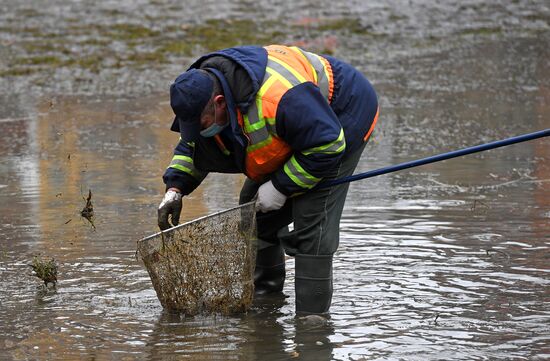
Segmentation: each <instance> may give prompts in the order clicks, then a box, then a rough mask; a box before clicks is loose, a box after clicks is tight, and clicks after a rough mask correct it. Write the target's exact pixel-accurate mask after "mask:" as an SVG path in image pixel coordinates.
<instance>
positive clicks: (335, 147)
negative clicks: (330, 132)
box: [302, 129, 346, 155]
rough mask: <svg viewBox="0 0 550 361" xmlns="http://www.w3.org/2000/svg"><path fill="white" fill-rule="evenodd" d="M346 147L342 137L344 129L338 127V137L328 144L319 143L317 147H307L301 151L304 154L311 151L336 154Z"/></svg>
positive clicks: (311, 152)
mask: <svg viewBox="0 0 550 361" xmlns="http://www.w3.org/2000/svg"><path fill="white" fill-rule="evenodd" d="M344 149H346V139H345V138H344V129H340V135H339V136H338V138H337V139H336V140H335V141H333V142H330V143H328V144H324V145H320V146H318V147H314V148H309V149H306V150H305V151H303V152H302V154H304V155H309V154H313V153H324V154H338V153H341V152H342V151H343V150H344Z"/></svg>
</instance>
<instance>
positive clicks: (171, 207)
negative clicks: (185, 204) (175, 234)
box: [158, 189, 182, 231]
mask: <svg viewBox="0 0 550 361" xmlns="http://www.w3.org/2000/svg"><path fill="white" fill-rule="evenodd" d="M181 197H182V195H181V193H179V192H176V191H174V190H171V189H169V190H168V191H167V192H166V193H165V194H164V198H163V199H162V202H160V205H159V209H158V225H159V228H160V229H161V230H162V231H164V230H165V229H168V228H171V227H173V226H177V225H178V223H179V221H180V214H181ZM169 216H172V218H171V221H172V224H170V222H168V218H169Z"/></svg>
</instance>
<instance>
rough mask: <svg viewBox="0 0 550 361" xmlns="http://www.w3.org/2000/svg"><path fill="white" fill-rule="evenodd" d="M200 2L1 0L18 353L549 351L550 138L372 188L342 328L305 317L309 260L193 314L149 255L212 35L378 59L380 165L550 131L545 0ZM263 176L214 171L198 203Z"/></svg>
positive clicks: (373, 161)
mask: <svg viewBox="0 0 550 361" xmlns="http://www.w3.org/2000/svg"><path fill="white" fill-rule="evenodd" d="M179 4H180V3H179V2H176V1H162V0H159V1H122V2H119V1H116V2H115V1H105V2H101V3H100V4H99V5H98V4H97V2H88V1H82V2H69V1H66V0H57V1H52V2H49V5H48V7H47V8H44V7H43V5H40V4H39V3H35V2H32V1H5V2H3V3H2V4H1V5H0V7H1V10H2V11H0V21H1V23H0V25H1V26H0V41H1V44H0V55H1V58H0V69H1V74H2V75H1V77H0V90H1V93H0V105H1V106H0V136H1V140H2V141H1V142H0V204H1V206H0V290H1V291H0V359H2V360H4V359H5V360H12V359H15V360H17V359H77V358H81V359H114V358H116V359H119V358H120V359H138V360H141V359H165V358H168V357H172V358H175V359H179V358H182V359H183V358H188V359H223V360H225V359H250V360H253V359H266V360H270V359H274V360H276V359H289V358H298V357H300V358H302V359H311V360H320V359H321V360H322V359H337V360H348V359H353V360H358V359H403V360H419V359H429V360H440V359H445V360H450V359H456V360H479V359H513V360H536V359H541V360H542V359H546V358H548V357H549V355H550V346H549V345H550V326H548V325H549V324H550V306H549V301H550V291H549V290H550V288H549V287H550V278H549V277H548V274H549V269H550V268H549V266H548V265H549V254H550V253H549V246H550V245H549V242H550V142H549V140H537V141H531V142H528V143H523V144H521V145H514V146H509V147H506V148H501V149H498V150H493V151H488V152H484V153H480V154H477V155H472V156H467V157H463V158H459V159H455V160H449V161H446V162H441V163H437V164H433V165H429V166H424V167H422V168H416V169H413V170H408V171H402V172H400V173H396V174H393V175H387V176H382V177H378V178H373V179H371V180H365V181H359V182H356V183H353V184H352V185H351V188H350V196H349V198H348V202H347V205H346V208H345V211H344V216H343V218H342V224H341V242H340V248H339V251H338V253H337V254H336V259H335V278H334V287H335V294H334V299H333V306H332V309H331V319H330V321H329V322H328V323H327V324H322V325H318V324H311V323H308V322H304V321H303V320H296V319H295V318H294V314H293V311H294V291H293V287H292V285H293V260H292V259H289V261H288V282H287V284H286V286H285V290H284V293H285V295H286V296H287V297H286V298H279V299H277V298H267V299H258V300H256V302H255V304H254V306H253V308H252V310H251V311H250V312H249V313H248V314H246V315H241V316H235V317H221V316H218V317H213V316H201V317H193V318H185V317H183V316H180V315H172V314H168V313H166V312H164V311H163V310H162V308H161V306H160V305H159V303H158V300H157V298H156V295H155V293H154V291H153V289H152V287H151V283H150V281H149V278H148V275H147V273H146V271H145V270H144V268H143V266H142V265H141V264H140V263H139V262H138V261H136V259H135V255H134V252H135V242H136V240H138V239H139V238H141V237H143V236H145V235H148V234H150V233H152V232H154V231H155V230H156V229H155V223H156V220H155V214H156V206H157V203H158V202H159V200H160V197H161V195H162V190H163V187H162V184H161V180H160V176H161V175H162V172H163V169H164V168H165V166H166V164H167V163H168V162H169V160H170V158H171V149H172V147H173V145H174V144H175V142H176V141H177V135H175V134H171V133H170V132H169V131H168V126H169V124H170V116H171V115H170V108H169V104H168V101H167V94H166V89H167V85H168V84H169V82H170V80H171V79H173V78H174V77H175V76H176V75H177V73H178V72H179V71H181V70H182V69H183V66H182V65H181V64H183V65H187V64H189V62H190V61H191V59H192V58H193V57H194V56H196V55H199V54H200V53H201V52H202V51H204V50H208V49H209V48H210V47H215V46H217V45H234V44H238V43H254V42H260V41H261V42H266V41H267V40H268V39H274V40H276V41H284V42H288V43H294V44H299V45H302V46H305V47H308V48H310V49H314V50H318V51H326V52H330V53H333V54H334V55H336V56H340V57H342V58H345V59H347V60H349V61H350V62H352V63H353V64H355V65H356V66H358V67H359V68H360V69H361V70H363V71H364V72H365V73H366V74H367V75H368V76H369V78H370V79H371V80H372V82H373V83H374V84H375V86H376V88H377V89H378V92H379V94H380V102H381V106H382V116H381V120H380V125H379V128H378V129H377V131H376V133H375V136H374V138H373V139H372V141H371V142H370V144H369V145H368V147H367V150H366V153H365V156H364V157H363V159H362V161H361V163H360V165H359V169H358V172H359V171H366V170H369V169H374V168H378V167H382V166H386V165H390V164H395V163H398V162H402V161H406V160H410V159H415V158H419V157H423V156H428V155H432V154H436V153H439V152H444V151H448V150H453V149H457V148H460V147H464V146H467V145H474V144H479V143H482V142H487V141H491V140H496V139H501V138H505V137H509V136H513V135H517V134H522V133H527V132H531V131H536V130H540V129H544V128H548V127H550V117H549V114H550V105H549V104H550V63H549V59H550V53H549V50H548V44H549V43H550V28H549V26H550V25H549V20H550V17H549V16H550V15H549V11H550V10H549V8H548V4H546V2H544V1H531V2H528V3H526V2H519V1H501V2H498V3H495V2H489V1H486V2H485V1H481V2H480V1H469V2H461V5H460V6H457V5H454V2H450V1H449V2H447V1H441V2H437V3H435V4H433V3H432V2H427V1H413V2H408V1H406V2H405V1H389V2H387V1H384V2H368V4H364V3H363V2H360V1H355V2H346V3H345V4H343V2H338V1H330V2H329V1H316V2H310V1H307V0H302V1H298V2H294V3H293V4H294V5H289V4H286V3H283V2H280V1H260V2H246V1H232V2H224V3H223V4H221V5H220V4H219V3H218V2H214V1H200V2H198V1H197V2H194V1H193V2H189V5H188V6H187V7H186V8H185V9H183V8H181V5H179ZM247 14H249V15H247ZM250 15H253V16H252V18H254V19H255V21H257V22H251V20H250V18H251V16H250ZM229 17H234V19H235V20H233V21H226V19H228V18H229ZM261 20H264V23H263V25H265V26H263V27H261V28H260V27H259V24H260V23H259V22H260V21H261ZM205 24H206V25H205ZM283 24H285V26H283ZM287 24H288V25H287ZM138 25H139V26H138ZM250 26H252V27H250ZM220 28H224V30H225V32H223V33H222V32H221V31H219V29H220ZM251 29H253V30H254V31H251ZM212 30H214V31H215V32H214V34H215V35H216V36H212V35H209V36H208V37H202V38H201V34H211V33H209V32H210V31H212ZM223 34H225V35H223ZM178 37H179V38H185V39H188V40H189V39H191V40H190V41H191V42H192V44H191V46H190V47H188V48H187V47H185V48H183V47H178V46H177V44H178V43H179V42H178ZM213 39H215V40H216V39H217V40H216V41H214V40H213ZM187 45H189V44H187ZM25 59H27V60H25ZM28 59H33V60H28ZM242 181H243V179H242V177H241V176H229V177H227V176H218V175H212V176H210V177H209V178H208V179H207V181H206V182H205V183H204V184H203V185H202V186H201V187H200V188H199V189H198V190H197V191H196V192H195V193H193V194H192V195H191V196H190V197H188V199H186V200H185V203H184V207H185V210H184V218H185V219H193V218H196V217H198V216H201V215H204V214H207V213H210V212H214V211H218V210H221V209H225V208H227V207H231V206H234V205H235V204H236V198H237V194H238V190H239V188H240V185H241V184H242ZM88 190H91V191H92V194H93V196H92V202H93V204H94V210H95V215H96V217H95V229H94V228H93V227H91V225H90V224H89V223H88V222H87V221H86V220H85V219H83V218H81V217H80V211H81V210H82V208H83V207H84V205H85V200H84V197H85V196H86V195H87V193H88ZM38 254H40V255H43V256H46V257H54V258H55V259H56V260H57V262H58V264H59V274H58V278H59V283H58V286H57V288H56V289H55V290H51V289H49V290H48V289H44V288H43V287H42V286H41V284H40V283H41V281H40V280H38V279H37V278H35V277H33V276H32V272H31V269H30V267H29V266H28V264H30V263H31V262H32V258H33V256H34V255H38Z"/></svg>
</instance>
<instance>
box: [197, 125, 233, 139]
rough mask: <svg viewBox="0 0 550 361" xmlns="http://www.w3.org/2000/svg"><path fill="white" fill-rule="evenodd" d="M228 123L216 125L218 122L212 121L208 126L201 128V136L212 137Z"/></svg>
mask: <svg viewBox="0 0 550 361" xmlns="http://www.w3.org/2000/svg"><path fill="white" fill-rule="evenodd" d="M228 124H229V122H227V123H225V124H224V125H218V124H216V123H214V124H212V125H211V126H209V127H208V128H206V129H203V130H201V132H200V134H201V135H202V136H203V137H206V138H210V137H213V136H215V135H216V134H218V133H220V132H221V131H222V130H224V129H225V127H227V125H228Z"/></svg>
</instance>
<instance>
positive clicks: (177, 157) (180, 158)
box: [172, 155, 193, 164]
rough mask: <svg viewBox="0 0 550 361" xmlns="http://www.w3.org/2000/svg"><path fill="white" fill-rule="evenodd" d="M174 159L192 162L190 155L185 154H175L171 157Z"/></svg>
mask: <svg viewBox="0 0 550 361" xmlns="http://www.w3.org/2000/svg"><path fill="white" fill-rule="evenodd" d="M174 159H176V160H184V161H186V162H189V163H191V164H193V159H192V158H191V157H188V156H186V155H175V156H174V157H173V158H172V160H174Z"/></svg>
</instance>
